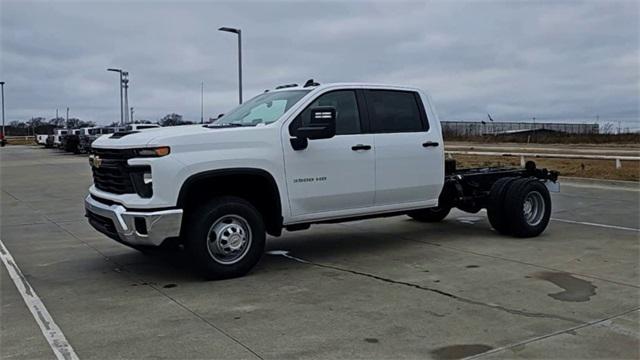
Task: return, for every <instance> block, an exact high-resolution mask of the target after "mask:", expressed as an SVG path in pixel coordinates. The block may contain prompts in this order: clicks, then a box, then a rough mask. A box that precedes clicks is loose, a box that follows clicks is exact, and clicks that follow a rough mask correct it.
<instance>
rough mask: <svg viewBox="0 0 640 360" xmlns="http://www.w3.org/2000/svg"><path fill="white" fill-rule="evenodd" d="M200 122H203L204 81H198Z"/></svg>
mask: <svg viewBox="0 0 640 360" xmlns="http://www.w3.org/2000/svg"><path fill="white" fill-rule="evenodd" d="M200 124H204V81H203V82H201V83H200Z"/></svg>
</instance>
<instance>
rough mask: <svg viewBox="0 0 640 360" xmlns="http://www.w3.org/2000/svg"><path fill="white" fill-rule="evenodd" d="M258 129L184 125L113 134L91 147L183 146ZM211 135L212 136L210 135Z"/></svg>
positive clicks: (104, 136)
mask: <svg viewBox="0 0 640 360" xmlns="http://www.w3.org/2000/svg"><path fill="white" fill-rule="evenodd" d="M262 128H264V127H262ZM256 130H257V128H256V127H235V128H233V127H231V128H226V127H224V128H208V127H204V126H203V125H183V126H171V127H161V128H155V129H145V130H141V131H139V132H131V133H129V134H126V135H124V136H121V137H115V138H114V137H113V134H106V135H102V136H100V137H99V138H98V139H96V141H94V142H93V144H92V145H91V146H92V147H95V148H105V149H128V148H141V147H151V146H173V145H183V144H185V143H189V142H193V141H194V140H196V141H197V139H198V140H199V139H204V138H210V136H216V135H213V134H218V133H225V134H226V135H227V136H229V137H235V136H236V134H237V136H238V137H241V136H242V135H241V134H247V132H255V131H256ZM210 134H211V135H210Z"/></svg>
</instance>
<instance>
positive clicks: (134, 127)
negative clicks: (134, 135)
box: [124, 124, 161, 131]
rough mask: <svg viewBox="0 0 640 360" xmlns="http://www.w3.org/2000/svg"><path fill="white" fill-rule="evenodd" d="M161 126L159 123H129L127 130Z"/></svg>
mask: <svg viewBox="0 0 640 360" xmlns="http://www.w3.org/2000/svg"><path fill="white" fill-rule="evenodd" d="M159 127H161V126H160V125H158V124H127V125H126V127H125V128H124V130H125V131H140V130H145V129H155V128H159Z"/></svg>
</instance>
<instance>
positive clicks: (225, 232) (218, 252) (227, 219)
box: [207, 215, 252, 265]
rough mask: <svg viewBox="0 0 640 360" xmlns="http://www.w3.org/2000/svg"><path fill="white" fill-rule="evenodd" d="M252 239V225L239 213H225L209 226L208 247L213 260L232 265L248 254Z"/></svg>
mask: <svg viewBox="0 0 640 360" xmlns="http://www.w3.org/2000/svg"><path fill="white" fill-rule="evenodd" d="M251 239H252V235H251V227H250V226H249V223H248V222H247V220H245V219H244V218H243V217H242V216H239V215H225V216H223V217H221V218H219V219H218V220H216V221H215V222H214V223H213V225H211V227H210V228H209V233H208V234H207V248H208V249H209V254H210V255H211V257H212V258H213V260H215V261H216V262H218V263H220V264H223V265H231V264H235V263H237V262H238V261H240V260H242V258H243V257H244V256H245V255H246V254H247V252H248V251H249V248H250V247H251Z"/></svg>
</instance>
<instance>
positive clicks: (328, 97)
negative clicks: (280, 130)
mask: <svg viewBox="0 0 640 360" xmlns="http://www.w3.org/2000/svg"><path fill="white" fill-rule="evenodd" d="M318 106H331V107H333V108H335V109H336V135H349V134H360V133H361V127H360V112H359V111H358V102H357V100H356V93H355V91H353V90H338V91H332V92H329V93H325V94H322V95H320V97H318V98H317V99H316V100H315V101H314V102H313V103H311V105H309V106H307V108H306V109H304V111H303V112H301V113H300V115H298V116H297V117H296V119H295V120H294V121H293V123H292V125H291V127H290V130H293V131H290V132H291V133H292V135H294V136H295V134H293V132H295V129H297V128H299V127H301V126H308V125H309V122H310V121H311V109H312V108H314V107H318Z"/></svg>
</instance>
